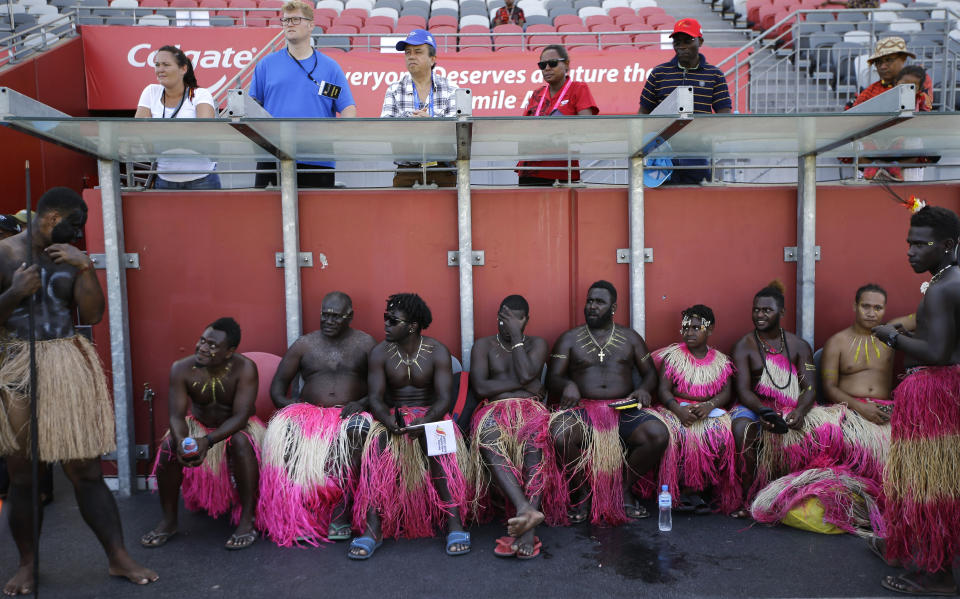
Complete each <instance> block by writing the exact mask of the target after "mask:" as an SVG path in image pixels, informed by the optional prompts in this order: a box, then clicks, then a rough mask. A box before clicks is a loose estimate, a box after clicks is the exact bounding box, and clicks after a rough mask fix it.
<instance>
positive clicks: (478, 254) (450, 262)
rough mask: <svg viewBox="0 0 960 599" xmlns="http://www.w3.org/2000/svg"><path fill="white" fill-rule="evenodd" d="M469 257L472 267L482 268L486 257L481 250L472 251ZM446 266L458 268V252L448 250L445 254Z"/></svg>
mask: <svg viewBox="0 0 960 599" xmlns="http://www.w3.org/2000/svg"><path fill="white" fill-rule="evenodd" d="M470 255H471V256H472V257H473V265H474V266H483V265H484V264H485V263H486V260H487V259H486V256H485V255H484V253H483V250H473V251H472V252H471V253H470ZM447 266H460V252H459V251H458V250H450V251H449V252H447Z"/></svg>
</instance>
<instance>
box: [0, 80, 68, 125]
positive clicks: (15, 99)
mask: <svg viewBox="0 0 960 599" xmlns="http://www.w3.org/2000/svg"><path fill="white" fill-rule="evenodd" d="M9 116H21V117H24V116H26V117H49V118H69V116H70V115H69V114H67V113H65V112H60V111H59V110H57V109H55V108H51V107H49V106H47V105H46V104H44V103H43V102H38V101H36V100H34V99H33V98H31V97H29V96H25V95H23V94H21V93H20V92H18V91H15V90H13V89H10V88H9V87H0V119H3V118H5V117H9Z"/></svg>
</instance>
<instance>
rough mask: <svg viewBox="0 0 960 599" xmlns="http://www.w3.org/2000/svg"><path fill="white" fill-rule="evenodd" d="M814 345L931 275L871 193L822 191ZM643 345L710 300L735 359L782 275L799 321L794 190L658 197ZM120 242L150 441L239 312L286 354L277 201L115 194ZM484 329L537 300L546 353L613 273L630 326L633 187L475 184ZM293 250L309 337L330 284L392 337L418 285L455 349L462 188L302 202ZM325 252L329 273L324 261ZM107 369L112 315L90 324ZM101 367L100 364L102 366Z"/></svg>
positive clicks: (903, 226)
mask: <svg viewBox="0 0 960 599" xmlns="http://www.w3.org/2000/svg"><path fill="white" fill-rule="evenodd" d="M911 191H913V192H916V193H918V194H919V195H921V196H922V197H924V198H925V199H926V200H927V201H928V202H930V203H933V204H938V205H943V206H947V207H950V208H953V209H954V210H960V193H958V192H960V185H922V186H917V187H916V188H914V189H913V190H911ZM817 193H818V207H817V243H818V244H819V245H820V246H821V248H822V256H823V257H822V260H821V261H820V262H819V263H818V264H817V273H816V280H817V293H816V345H817V346H818V347H819V346H821V345H823V342H824V341H825V340H826V338H827V337H828V336H829V335H831V334H833V333H834V332H836V331H837V330H839V329H841V328H844V327H846V326H848V325H849V323H850V320H851V313H850V310H851V304H852V300H853V293H854V291H855V290H856V288H857V287H858V286H860V285H861V284H863V283H865V282H875V283H879V284H880V285H883V286H884V287H886V288H887V290H888V291H889V293H890V298H889V314H890V315H891V316H894V315H899V314H904V313H909V312H912V311H913V309H914V308H915V305H916V303H917V302H918V300H919V292H918V285H919V283H920V281H921V280H923V278H924V277H920V276H918V275H916V274H914V273H913V271H912V270H911V269H910V268H909V265H908V264H907V262H906V259H905V251H904V250H905V246H904V243H903V240H904V239H905V236H906V232H907V227H908V220H909V213H908V212H907V211H906V210H904V209H903V208H901V207H900V206H898V205H897V204H895V203H894V202H893V201H891V200H890V199H889V196H888V195H887V194H886V193H885V192H882V191H878V190H877V189H876V188H874V187H867V186H864V187H849V186H835V187H821V188H819V189H818V192H817ZM84 197H85V198H86V200H87V202H88V203H89V204H90V220H89V222H88V225H87V238H88V247H89V248H90V251H91V252H102V251H103V233H102V223H101V213H100V203H99V194H98V192H96V191H94V190H88V191H87V192H86V193H85V196H84ZM645 201H646V238H647V242H646V245H647V247H651V248H653V250H654V262H653V263H652V264H647V270H646V273H647V275H646V276H647V278H646V286H647V296H646V306H647V314H646V316H647V318H646V320H647V340H648V343H649V345H650V347H651V348H656V347H660V346H663V345H666V344H667V343H671V342H673V341H675V340H676V338H677V336H678V333H677V329H678V327H679V313H680V310H682V309H683V308H686V307H687V306H690V305H692V304H695V303H705V304H707V305H709V306H711V307H712V308H713V309H714V312H715V313H716V315H717V320H718V323H717V330H716V333H715V335H714V337H713V340H712V343H713V344H714V345H715V346H717V347H719V348H721V349H723V350H724V351H728V350H729V348H730V347H731V345H732V344H733V343H734V342H735V341H736V339H738V338H739V337H740V336H742V335H743V334H745V333H746V332H748V331H750V330H751V328H752V325H751V322H750V305H751V300H752V297H753V294H754V293H755V292H756V291H757V290H758V289H760V288H761V287H763V286H764V285H766V284H767V283H768V282H770V281H771V280H772V279H780V280H781V281H782V282H783V283H784V284H785V285H786V287H787V316H786V318H785V321H784V325H785V326H786V327H788V328H791V329H792V328H794V327H795V307H796V300H795V298H796V264H795V263H785V262H784V261H783V248H784V246H792V245H796V218H797V217H796V189H794V188H788V187H771V188H759V187H758V188H705V189H699V188H675V189H670V188H667V189H655V190H648V191H647V193H646V194H645ZM123 210H124V220H125V227H126V230H125V234H126V249H127V251H129V252H139V254H140V264H141V269H140V270H128V271H127V285H128V299H129V306H130V337H131V359H132V365H133V381H134V391H135V393H136V397H137V398H139V396H140V394H141V389H142V386H143V383H144V382H149V383H150V384H151V386H152V387H153V389H154V390H155V391H156V392H157V405H156V422H157V429H158V435H159V433H161V432H162V431H163V429H164V428H165V426H166V424H165V423H166V418H167V410H166V390H167V374H168V370H169V366H170V363H171V362H172V361H173V360H176V359H178V358H180V357H183V356H185V355H188V354H189V353H191V352H192V351H193V345H194V343H195V341H196V339H197V337H198V335H199V333H200V331H201V330H202V328H203V327H204V325H206V324H207V323H209V322H210V321H212V320H213V319H215V318H217V317H219V316H223V315H231V316H233V317H235V318H236V319H237V320H238V321H239V322H240V325H241V327H242V328H243V342H242V343H241V347H240V349H241V350H242V351H267V352H272V353H277V354H279V353H282V352H283V349H284V347H285V343H286V341H285V335H286V332H285V325H284V294H283V272H282V270H281V269H278V268H276V267H275V265H274V253H275V252H278V251H281V249H282V241H281V231H280V229H281V227H280V194H279V192H263V191H248V192H222V193H212V194H211V193H207V194H190V193H162V192H144V193H136V194H126V195H124V197H123ZM473 221H474V222H473V235H474V248H475V249H478V250H484V252H485V257H486V264H485V265H484V266H481V267H477V268H474V288H475V301H476V303H475V314H476V335H477V336H478V337H480V336H484V335H491V334H493V333H494V332H495V329H496V327H495V320H494V319H495V314H496V309H497V306H498V305H499V302H500V300H501V299H502V298H503V297H504V296H505V295H508V294H510V293H521V294H523V295H525V296H526V297H527V299H528V300H529V302H530V305H531V322H530V325H529V328H528V331H529V332H530V333H531V334H534V335H541V336H543V337H546V338H547V340H548V342H550V343H553V341H554V340H555V339H556V338H557V336H558V335H559V334H560V333H561V332H562V331H564V330H566V329H568V328H571V327H573V326H575V325H577V324H579V323H580V322H582V307H583V300H584V296H585V294H586V290H587V287H588V286H589V285H590V283H592V282H593V281H595V280H597V279H607V280H609V281H611V282H612V283H613V284H614V285H616V287H617V289H618V290H620V294H621V296H620V302H619V303H620V307H619V310H618V312H617V322H619V323H621V324H628V323H629V305H630V301H629V296H628V293H627V288H628V277H629V271H628V265H626V264H617V263H616V250H617V249H618V248H625V247H627V246H628V230H627V192H626V190H625V189H623V188H596V189H572V190H568V189H558V190H554V189H548V190H539V189H522V190H518V189H503V190H501V189H478V190H475V191H474V192H473ZM300 239H301V243H300V245H301V249H302V250H304V251H310V252H313V254H314V267H313V268H312V269H303V270H302V271H301V273H302V285H303V316H304V328H305V330H307V331H309V330H314V329H316V328H318V327H319V318H320V299H321V298H322V297H323V295H324V294H325V293H327V292H329V291H332V290H334V289H339V290H342V291H345V292H347V293H349V294H350V295H351V296H352V297H353V300H354V308H355V312H356V318H355V320H354V324H355V326H357V327H358V328H361V329H364V330H366V331H368V332H369V333H371V334H372V335H373V336H374V337H376V338H377V339H382V338H383V329H382V320H381V318H380V317H381V314H382V312H383V307H384V300H385V298H386V297H387V296H388V295H389V294H391V293H396V292H399V291H415V292H417V293H419V294H421V295H422V296H423V297H424V298H425V299H426V301H427V303H428V304H429V305H430V307H431V310H432V311H433V315H434V324H433V325H432V326H431V327H430V329H429V333H430V334H431V335H432V336H435V337H437V338H438V339H439V340H440V341H442V342H443V343H445V344H447V346H448V347H449V348H450V349H451V351H452V352H453V353H454V354H455V355H459V353H460V333H459V302H458V296H459V288H458V274H457V269H456V268H454V267H449V266H447V265H446V253H447V251H448V250H454V249H456V247H457V219H456V194H455V192H454V191H452V190H436V191H423V190H420V191H401V190H347V191H305V192H301V193H300ZM320 253H322V254H323V255H324V256H325V257H326V260H327V266H326V268H323V267H322V265H321V261H320V258H319V254H320ZM94 334H95V336H96V339H97V340H98V342H99V343H98V349H99V351H100V353H101V356H102V357H103V358H104V360H105V362H107V361H108V360H109V343H108V339H109V335H108V330H107V326H106V319H104V322H103V323H101V324H100V325H98V326H97V327H96V329H95V332H94ZM107 363H108V362H107ZM135 406H136V415H135V416H136V423H137V441H138V442H139V443H145V442H147V441H148V439H149V432H148V429H147V426H146V422H147V416H146V405H145V404H144V403H143V402H140V401H136V402H135Z"/></svg>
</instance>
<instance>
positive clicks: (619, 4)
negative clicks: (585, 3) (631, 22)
mask: <svg viewBox="0 0 960 599" xmlns="http://www.w3.org/2000/svg"><path fill="white" fill-rule="evenodd" d="M600 6H601V7H603V10H604V12H610V9H611V8H629V7H630V4H629V3H628V2H627V0H603V3H602V4H601V5H600Z"/></svg>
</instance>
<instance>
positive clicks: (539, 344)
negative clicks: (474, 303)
mask: <svg viewBox="0 0 960 599" xmlns="http://www.w3.org/2000/svg"><path fill="white" fill-rule="evenodd" d="M529 321H530V306H529V305H528V304H527V300H526V299H524V298H523V296H520V295H510V296H507V297H506V298H505V299H504V300H503V302H501V303H500V310H499V312H498V313H497V325H498V328H497V334H496V335H494V336H492V337H484V338H483V339H478V340H477V342H476V343H474V344H473V351H472V352H471V354H470V356H471V365H470V386H471V387H472V388H473V390H474V392H475V393H476V394H477V396H478V397H480V398H482V401H481V403H480V405H479V406H477V409H476V411H475V412H474V413H473V422H472V423H471V440H472V442H471V445H470V449H471V457H472V458H473V460H472V461H473V463H474V466H475V468H476V473H477V478H478V487H479V491H478V493H477V502H480V501H482V500H486V499H488V497H487V495H486V492H485V491H486V489H487V487H488V486H489V484H490V479H491V476H492V478H493V480H494V482H495V483H496V486H497V488H498V489H499V490H500V492H501V493H502V494H503V495H505V496H506V497H507V499H508V500H509V501H510V503H512V504H513V507H514V508H515V509H516V512H517V516H516V517H515V518H511V519H510V521H509V522H508V524H509V526H508V527H507V532H508V533H509V535H510V536H508V537H501V538H500V539H499V540H498V542H497V547H496V549H494V553H495V554H497V555H499V556H502V557H510V556H516V557H518V558H520V559H527V558H532V557H536V556H537V555H539V554H540V540H539V539H538V538H537V537H536V536H535V528H536V526H537V525H538V524H540V523H541V522H543V518H544V516H543V512H541V511H540V502H541V500H542V499H543V494H544V491H545V487H546V486H548V485H550V484H551V483H556V480H557V478H558V475H559V473H558V471H557V467H556V460H555V459H554V456H553V451H552V450H553V443H552V441H551V440H550V439H549V438H548V437H547V435H546V432H547V428H548V426H549V422H550V411H549V410H548V409H547V407H546V406H545V405H544V404H543V397H544V395H545V394H546V392H545V390H544V388H543V384H542V383H541V382H540V374H541V372H542V371H543V365H544V363H545V362H546V360H547V349H548V348H547V342H546V341H545V340H544V339H543V338H541V337H532V336H527V335H525V334H524V330H525V328H526V326H527V323H528V322H529ZM544 454H546V457H545V455H544ZM551 474H552V475H553V476H552V477H551ZM485 507H486V506H485ZM474 511H480V510H479V509H475V510H474Z"/></svg>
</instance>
